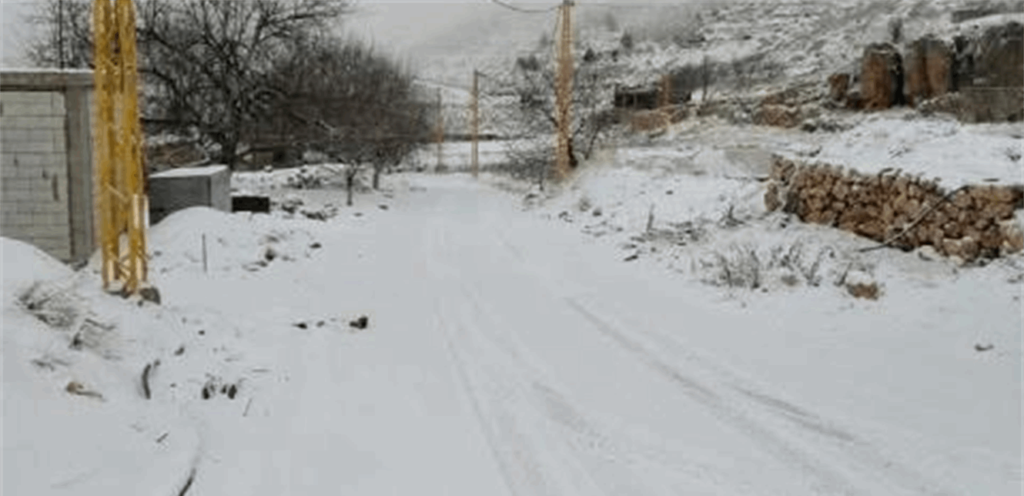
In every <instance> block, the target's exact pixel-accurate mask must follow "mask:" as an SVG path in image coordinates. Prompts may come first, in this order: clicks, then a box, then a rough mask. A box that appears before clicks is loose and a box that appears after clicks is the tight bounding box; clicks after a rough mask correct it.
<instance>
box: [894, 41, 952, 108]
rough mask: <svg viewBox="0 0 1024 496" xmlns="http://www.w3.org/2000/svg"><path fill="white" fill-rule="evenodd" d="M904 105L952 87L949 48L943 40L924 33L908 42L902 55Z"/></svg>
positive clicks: (950, 52)
mask: <svg viewBox="0 0 1024 496" xmlns="http://www.w3.org/2000/svg"><path fill="white" fill-rule="evenodd" d="M903 60H904V65H905V66H906V80H905V81H904V87H903V90H904V97H905V99H906V103H907V105H910V106H916V105H917V104H918V103H920V102H922V101H924V100H928V99H930V98H934V97H937V96H942V95H945V94H946V93H949V92H950V91H951V90H952V89H953V51H952V50H951V49H950V47H949V45H948V44H946V42H944V41H942V40H940V39H938V38H936V37H934V36H926V37H924V38H920V39H918V40H917V41H915V42H913V43H911V44H910V46H909V47H908V49H907V55H906V57H904V59H903Z"/></svg>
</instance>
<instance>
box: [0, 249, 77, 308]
mask: <svg viewBox="0 0 1024 496" xmlns="http://www.w3.org/2000/svg"><path fill="white" fill-rule="evenodd" d="M0 252H2V253H3V264H4V265H3V286H2V289H0V291H2V292H3V300H4V302H7V301H8V300H9V299H10V298H12V297H13V296H12V295H17V294H18V293H20V292H21V291H23V290H25V289H28V288H29V287H31V286H32V284H34V283H36V282H40V281H49V280H54V279H62V278H67V277H70V276H71V274H72V271H71V269H70V268H69V267H68V266H66V265H64V264H63V263H61V262H60V261H59V260H57V259H55V258H53V257H51V256H49V255H47V254H46V253H44V252H43V251H42V250H40V249H39V248H36V247H35V246H32V245H30V244H28V243H25V242H23V241H18V240H15V239H10V238H0Z"/></svg>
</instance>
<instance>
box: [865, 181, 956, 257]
mask: <svg viewBox="0 0 1024 496" xmlns="http://www.w3.org/2000/svg"><path fill="white" fill-rule="evenodd" d="M965 189H967V186H960V187H959V188H957V189H955V190H953V191H950V192H949V193H947V194H946V196H943V197H942V198H940V199H939V201H937V202H935V203H934V204H933V205H930V206H929V207H927V209H922V210H923V212H921V213H920V214H919V215H918V216H917V218H915V219H914V221H913V222H911V223H910V225H908V226H907V227H905V228H903V230H902V231H900V232H899V233H897V234H895V235H893V236H892V237H890V238H889V239H887V240H885V241H884V242H882V244H880V245H878V246H870V247H867V248H861V249H860V250H857V251H859V252H862V253H863V252H868V251H874V250H878V249H881V248H886V247H889V246H892V244H893V243H895V242H896V241H897V240H899V239H900V238H902V237H903V236H906V235H907V233H909V232H910V231H912V230H914V228H915V227H917V226H918V224H920V223H921V221H923V220H924V219H925V217H927V216H928V214H930V213H932V212H934V211H935V209H936V208H939V205H942V204H943V203H946V202H948V201H949V200H951V199H952V198H953V196H955V195H956V194H957V193H959V192H961V191H963V190H965Z"/></svg>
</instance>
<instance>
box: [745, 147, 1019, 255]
mask: <svg viewBox="0 0 1024 496" xmlns="http://www.w3.org/2000/svg"><path fill="white" fill-rule="evenodd" d="M764 200H765V206H766V207H767V208H768V210H771V211H773V210H782V211H784V212H789V213H793V214H795V215H797V216H798V217H799V218H800V219H801V220H803V221H805V222H812V223H817V224H824V225H828V226H834V227H838V228H839V229H843V230H845V231H850V232H853V233H856V234H859V235H861V236H866V237H868V238H871V239H873V240H876V241H879V242H889V243H890V244H891V246H894V247H897V248H902V249H907V250H909V249H913V248H917V247H920V246H924V245H931V246H933V247H934V248H935V249H936V250H937V251H939V252H940V253H943V254H945V255H948V256H957V257H960V258H961V259H963V260H965V261H970V260H974V259H976V258H979V257H985V258H994V257H998V256H1000V255H1003V254H1007V253H1016V252H1019V251H1021V250H1022V249H1024V232H1022V231H1021V226H1020V224H1019V223H1018V222H1017V221H1016V219H1015V218H1014V211H1015V210H1016V209H1020V208H1022V207H1024V187H1021V186H1020V185H1015V186H995V185H989V186H968V187H964V188H961V189H958V190H955V191H945V190H943V189H942V188H940V187H939V186H938V184H937V183H936V182H935V181H926V180H923V179H921V178H918V177H914V176H907V175H904V174H901V173H900V172H899V171H894V172H888V173H885V172H883V173H880V174H875V175H867V174H861V173H858V172H855V171H846V170H843V168H841V167H836V166H832V165H825V164H805V163H801V162H797V161H793V160H789V159H786V158H783V157H779V156H776V157H774V159H773V163H772V172H771V177H770V181H769V183H768V190H767V192H766V193H765V197H764Z"/></svg>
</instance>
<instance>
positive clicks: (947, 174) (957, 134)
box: [815, 111, 1024, 189]
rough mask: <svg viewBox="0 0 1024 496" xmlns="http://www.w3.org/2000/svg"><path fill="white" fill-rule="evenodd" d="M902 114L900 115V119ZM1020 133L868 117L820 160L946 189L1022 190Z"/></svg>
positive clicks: (910, 116) (826, 147) (831, 142)
mask: <svg viewBox="0 0 1024 496" xmlns="http://www.w3.org/2000/svg"><path fill="white" fill-rule="evenodd" d="M901 114H902V115H901ZM1021 151H1022V140H1021V135H1020V129H1019V127H1017V128H1016V131H1012V130H1011V128H1010V127H1008V126H1006V125H999V124H982V125H967V124H961V123H959V122H957V121H955V120H953V119H951V118H950V119H943V118H927V119H926V118H920V117H917V116H916V114H915V113H913V112H912V111H906V112H885V113H879V114H873V115H871V116H869V117H867V118H866V119H865V120H864V121H863V122H862V123H861V124H860V125H859V126H857V127H855V128H853V129H851V130H849V131H847V132H844V133H840V134H836V135H833V136H829V137H828V138H827V139H825V140H824V142H823V143H822V144H821V149H820V153H819V154H818V155H817V156H816V157H815V158H816V159H819V160H822V161H825V162H833V163H836V164H841V165H846V166H849V167H852V168H854V169H856V170H858V171H860V172H864V173H868V174H873V173H877V172H879V171H881V170H882V169H885V168H897V169H903V170H904V172H906V173H909V174H921V175H924V176H927V177H937V178H939V179H940V180H941V182H942V185H943V186H944V187H946V188H950V189H952V188H957V187H960V186H963V185H966V184H980V183H988V182H995V183H998V184H1021V183H1022V182H1024V177H1022V171H1024V169H1022V162H1021Z"/></svg>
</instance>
